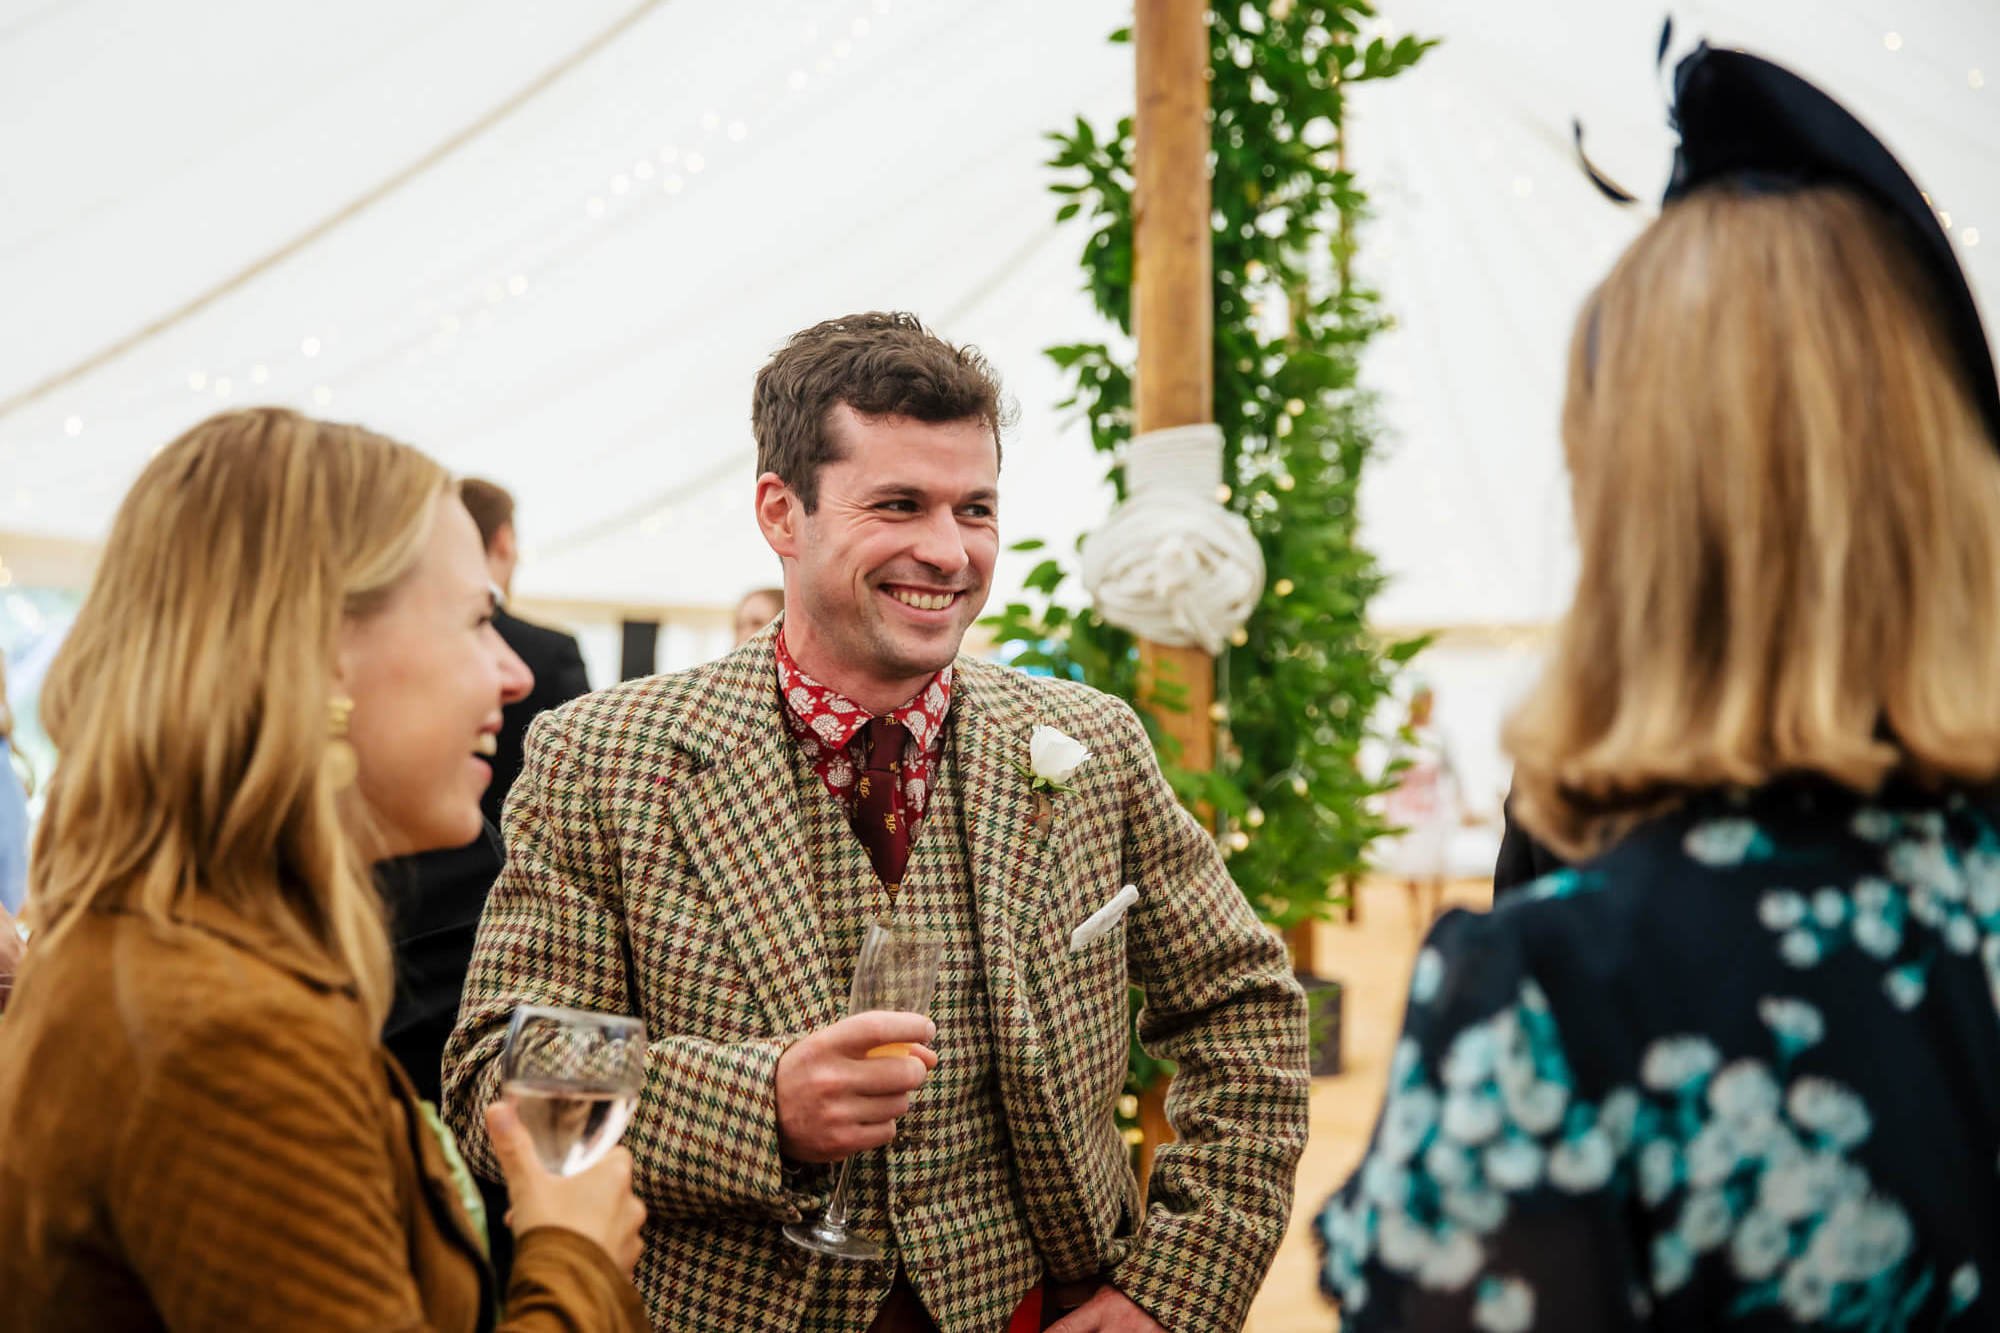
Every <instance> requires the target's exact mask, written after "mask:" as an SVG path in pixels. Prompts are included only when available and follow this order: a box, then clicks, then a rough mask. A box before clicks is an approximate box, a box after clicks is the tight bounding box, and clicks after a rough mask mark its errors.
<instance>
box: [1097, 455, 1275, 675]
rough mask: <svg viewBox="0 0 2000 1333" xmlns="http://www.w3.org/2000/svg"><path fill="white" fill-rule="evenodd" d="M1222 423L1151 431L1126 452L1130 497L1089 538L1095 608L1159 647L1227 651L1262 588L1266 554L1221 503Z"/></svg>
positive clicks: (1126, 497)
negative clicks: (1194, 647)
mask: <svg viewBox="0 0 2000 1333" xmlns="http://www.w3.org/2000/svg"><path fill="white" fill-rule="evenodd" d="M1221 488H1222V429H1221V427H1219V426H1215V425H1213V424H1209V425H1199V426H1175V427H1172V428H1170V429H1167V430H1155V431H1147V432H1146V433H1145V434H1144V435H1141V436H1139V437H1138V438H1136V439H1135V440H1133V441H1132V446H1131V449H1130V451H1129V452H1128V453H1127V455H1126V458H1125V501H1124V503H1123V504H1121V505H1119V506H1118V507H1117V508H1116V509H1114V510H1112V511H1111V517H1110V518H1108V519H1106V520H1105V522H1104V526H1102V527H1100V528H1099V529H1098V530H1097V531H1095V532H1093V533H1091V534H1090V536H1089V538H1088V539H1086V540H1085V542H1084V544H1083V586H1084V587H1085V588H1087V589H1089V591H1090V595H1091V597H1092V598H1093V599H1094V601H1095V602H1096V605H1097V613H1098V614H1099V615H1100V616H1103V617H1104V618H1105V619H1106V620H1108V621H1110V622H1111V623H1112V624H1114V625H1116V626H1118V627H1119V628H1121V629H1127V630H1130V631H1131V632H1132V633H1134V634H1137V635H1138V636H1140V637H1141V638H1144V639H1151V640H1152V641H1154V642H1155V643H1167V644H1174V645H1176V646H1182V647H1185V646H1190V645H1198V646H1200V647H1201V648H1202V649H1204V650H1205V651H1207V652H1208V653H1210V654H1219V653H1220V652H1221V651H1222V649H1223V645H1224V644H1226V643H1227V642H1228V641H1229V636H1230V635H1231V634H1233V633H1235V632H1236V631H1237V629H1239V628H1240V627H1241V626H1242V624H1243V622H1244V621H1246V620H1248V619H1249V618H1250V612H1251V611H1252V610H1254V609H1255V608H1256V605H1257V599H1258V598H1259V597H1260V596H1262V595H1263V592H1264V553H1263V551H1262V550H1261V549H1260V548H1259V547H1258V545H1257V539H1256V538H1255V537H1253V536H1252V535H1251V534H1250V525H1249V524H1248V523H1246V522H1244V521H1243V519H1242V517H1241V516H1240V515H1237V514H1233V513H1231V512H1230V511H1229V510H1227V509H1225V508H1223V507H1222V504H1221V502H1220V501H1219V499H1218V498H1217V494H1218V492H1219V491H1220V490H1221Z"/></svg>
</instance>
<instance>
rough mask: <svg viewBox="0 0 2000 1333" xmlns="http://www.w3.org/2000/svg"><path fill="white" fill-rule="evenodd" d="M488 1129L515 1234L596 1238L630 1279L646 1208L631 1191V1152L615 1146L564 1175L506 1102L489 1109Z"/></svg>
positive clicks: (510, 1222)
mask: <svg viewBox="0 0 2000 1333" xmlns="http://www.w3.org/2000/svg"><path fill="white" fill-rule="evenodd" d="M486 1133H487V1135H488V1136H489V1137H490V1138H491V1139H492V1141H493V1155H494V1156H495V1157H497V1158H499V1159H500V1173H501V1174H502V1175H503V1176H505V1177H506V1178H507V1196H508V1199H509V1202H510V1206H509V1208H508V1210H507V1225H508V1226H510V1227H511V1228H513V1231H514V1234H515V1235H517V1236H518V1235H521V1234H523V1233H524V1232H527V1231H530V1230H532V1229H534V1228H535V1227H566V1228H568V1229H569V1230H571V1231H578V1232H581V1233H583V1234H584V1235H586V1236H588V1237H590V1239H592V1240H594V1241H596V1242H597V1243H598V1245H600V1246H601V1247H603V1249H604V1252H605V1253H606V1254H608V1255H610V1256H611V1262H613V1263H615V1264H617V1265H618V1267H619V1269H620V1271H622V1272H623V1273H624V1274H625V1275H626V1276H627V1277H630V1276H631V1275H632V1269H633V1267H634V1266H635V1265H636V1264H637V1263H638V1262H639V1228H640V1227H641V1226H642V1225H644V1223H645V1221H646V1206H645V1205H644V1204H642V1203H640V1202H639V1199H638V1196H636V1195H634V1194H633V1193H632V1154H631V1153H629V1152H627V1151H625V1149H624V1148H622V1147H618V1148H613V1149H612V1150H611V1151H610V1152H608V1153H606V1154H605V1155H604V1160H603V1161H601V1162H599V1163H597V1165H595V1166H593V1167H591V1168H590V1169H589V1170H588V1171H582V1172H579V1173H578V1174H576V1175H573V1176H559V1175H556V1174H555V1173H554V1172H552V1171H550V1170H549V1169H548V1168H547V1167H545V1166H543V1165H542V1162H541V1159H540V1158H539V1157H537V1156H536V1155H535V1142H534V1140H533V1139H531V1138H529V1137H528V1131H527V1130H526V1129H524V1128H523V1127H522V1125H521V1120H520V1117H519V1116H517V1115H515V1114H514V1108H513V1107H512V1106H509V1105H508V1104H507V1103H506V1102H504V1101H503V1102H495V1103H493V1105H491V1106H489V1107H487V1108H486Z"/></svg>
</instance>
